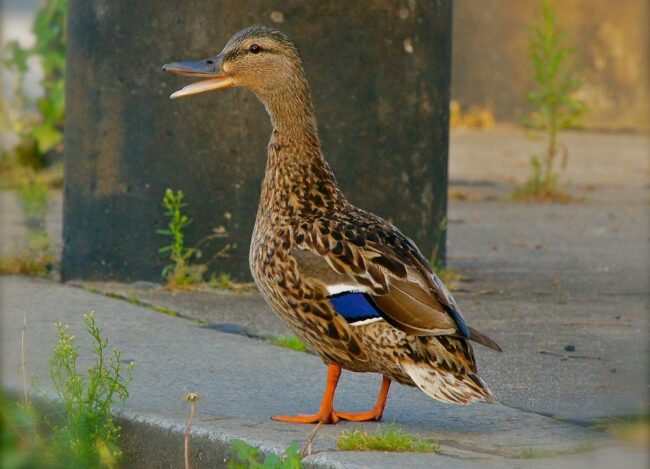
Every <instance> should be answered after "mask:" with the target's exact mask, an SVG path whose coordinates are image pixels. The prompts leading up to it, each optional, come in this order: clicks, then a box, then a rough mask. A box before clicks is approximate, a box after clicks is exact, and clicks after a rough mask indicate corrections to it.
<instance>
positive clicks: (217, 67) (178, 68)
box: [163, 55, 235, 99]
mask: <svg viewBox="0 0 650 469" xmlns="http://www.w3.org/2000/svg"><path fill="white" fill-rule="evenodd" d="M222 64H223V57H222V56H221V55H217V56H214V57H210V58H208V59H204V60H195V61H185V62H173V63H170V64H165V65H163V70H164V71H165V72H170V73H175V74H177V75H184V76H188V77H194V78H207V80H202V81H198V82H196V83H192V84H191V85H187V86H186V87H185V88H183V89H181V90H178V91H177V92H176V93H174V94H172V95H171V96H170V98H171V99H176V98H181V97H183V96H190V95H193V94H199V93H205V92H207V91H212V90H218V89H221V88H228V87H230V86H233V85H234V84H235V82H234V80H233V79H232V78H230V77H229V76H228V75H226V74H225V73H224V72H223V70H221V65H222Z"/></svg>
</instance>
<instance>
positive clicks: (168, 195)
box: [156, 189, 206, 288]
mask: <svg viewBox="0 0 650 469" xmlns="http://www.w3.org/2000/svg"><path fill="white" fill-rule="evenodd" d="M184 197H185V196H184V194H183V192H182V191H180V190H179V191H176V192H174V191H173V190H171V189H167V190H166V191H165V197H164V198H163V202H162V203H163V206H164V207H165V215H166V216H167V217H168V218H169V224H168V225H167V228H166V229H162V230H156V232H157V233H158V234H160V235H163V236H167V237H168V238H169V244H168V245H167V246H163V247H162V248H160V249H159V251H158V252H160V253H168V254H169V260H170V261H171V264H168V265H166V266H165V267H164V268H163V270H162V273H161V275H162V277H163V278H164V279H165V280H166V281H167V285H168V286H169V287H172V288H182V287H185V286H188V285H191V284H194V283H199V282H202V281H203V274H204V273H205V270H206V266H205V265H203V264H193V263H192V262H193V260H195V259H198V258H200V257H201V251H200V250H198V249H196V248H188V247H186V245H185V234H184V230H185V228H186V227H187V225H189V224H190V222H191V220H190V219H189V217H188V216H187V215H185V214H184V213H183V209H184V208H185V207H186V206H187V204H186V203H185V202H183V199H184Z"/></svg>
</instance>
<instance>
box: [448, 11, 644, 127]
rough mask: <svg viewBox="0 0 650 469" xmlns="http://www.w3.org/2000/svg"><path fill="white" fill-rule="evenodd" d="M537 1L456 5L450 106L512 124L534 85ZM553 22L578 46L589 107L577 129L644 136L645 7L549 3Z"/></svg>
mask: <svg viewBox="0 0 650 469" xmlns="http://www.w3.org/2000/svg"><path fill="white" fill-rule="evenodd" d="M540 4H541V2H540V1H538V0H483V1H480V2H477V1H475V0H456V1H455V2H454V25H453V28H454V32H453V41H452V47H453V53H452V54H453V55H452V99H455V100H456V101H458V102H459V104H460V105H461V106H462V107H463V108H466V107H469V106H472V105H476V106H485V107H488V108H491V109H492V111H493V112H494V114H495V117H496V118H497V120H502V121H518V120H519V119H520V118H521V117H522V116H523V115H525V114H526V113H527V112H528V109H527V105H526V102H525V99H524V95H525V94H526V92H527V91H528V90H529V89H530V88H531V87H532V86H533V80H532V79H533V71H532V64H531V62H530V59H529V58H528V46H527V41H528V31H529V28H530V25H531V24H533V22H534V21H535V20H536V19H537V18H539V16H540ZM555 4H556V5H557V15H558V18H559V20H560V23H561V24H562V25H563V26H564V28H565V30H566V31H567V32H568V33H569V34H570V41H571V42H572V43H573V44H574V45H575V46H577V48H578V53H577V57H576V58H577V64H578V67H579V71H580V74H581V78H582V80H583V85H582V87H581V89H580V90H579V92H578V94H579V96H580V97H581V98H582V99H584V100H585V101H586V102H587V103H588V105H589V109H590V111H589V113H588V114H587V115H586V116H585V118H584V121H583V125H584V126H585V127H587V128H593V129H607V130H622V129H633V130H647V129H648V128H649V127H650V123H649V109H648V100H649V99H650V96H649V93H648V56H649V46H648V44H649V35H648V25H649V23H650V6H649V4H650V2H649V1H648V0H623V1H612V0H563V1H556V2H555Z"/></svg>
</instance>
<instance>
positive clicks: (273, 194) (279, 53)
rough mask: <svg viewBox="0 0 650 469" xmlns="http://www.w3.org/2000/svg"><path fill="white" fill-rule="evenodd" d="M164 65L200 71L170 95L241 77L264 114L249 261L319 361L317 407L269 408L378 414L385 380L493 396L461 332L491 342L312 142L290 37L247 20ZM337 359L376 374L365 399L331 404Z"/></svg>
mask: <svg viewBox="0 0 650 469" xmlns="http://www.w3.org/2000/svg"><path fill="white" fill-rule="evenodd" d="M163 70H164V71H166V72H169V73H173V74H178V75H183V76H189V77H193V78H195V79H199V81H194V82H192V83H190V84H188V85H187V86H185V87H183V88H182V89H180V90H178V91H176V92H174V93H173V94H172V95H171V96H170V97H171V98H172V99H177V98H184V97H188V96H193V95H197V94H201V93H206V92H210V91H214V90H222V89H226V88H231V87H242V88H246V89H247V90H249V91H251V92H253V93H254V94H255V95H256V96H257V98H258V99H259V100H260V101H261V103H262V104H263V105H264V107H265V108H266V111H267V112H268V114H269V117H270V119H271V124H272V127H273V130H272V134H271V138H270V141H269V144H268V148H267V161H266V170H265V174H264V179H263V183H262V189H261V196H260V203H259V208H258V211H257V215H256V220H255V227H254V230H253V234H252V240H251V245H250V253H249V263H250V269H251V273H252V277H253V279H254V281H255V284H256V285H257V287H258V289H259V291H260V293H261V295H262V296H263V297H264V299H265V300H266V302H267V303H268V304H269V306H270V307H271V309H272V310H273V311H274V312H275V313H277V314H278V315H279V316H280V318H281V319H282V320H283V321H284V322H285V323H286V324H287V325H288V327H289V328H290V329H291V330H292V331H293V332H294V333H295V334H296V336H298V337H299V338H300V339H301V340H302V341H303V342H305V343H306V344H307V345H308V346H309V347H310V348H311V349H312V350H313V351H314V353H315V354H316V355H318V356H319V357H320V358H321V359H322V361H323V363H324V364H325V365H326V366H327V381H326V385H325V391H324V393H323V397H322V400H321V404H320V407H319V409H318V411H317V412H316V413H313V414H298V415H282V416H276V417H273V419H274V420H277V421H281V422H288V423H302V424H315V423H321V424H333V423H337V422H339V421H341V420H345V421H354V422H362V421H378V420H380V419H381V418H382V415H383V413H384V409H385V406H386V402H387V398H388V393H389V390H390V386H391V383H392V382H393V381H395V382H397V383H400V384H403V385H407V386H415V387H418V388H419V389H421V390H422V391H423V392H424V393H426V394H427V395H428V396H430V397H431V398H433V399H436V400H438V401H442V402H445V403H454V404H469V403H471V402H494V401H495V398H494V395H493V393H492V392H491V391H490V389H489V387H488V386H487V384H486V383H485V382H484V381H483V380H482V379H481V378H480V377H479V375H478V371H477V366H476V359H475V356H474V351H473V348H472V344H471V343H472V342H476V343H478V344H481V345H484V346H487V347H489V348H491V349H493V350H496V351H501V347H500V346H499V345H498V344H497V343H496V342H495V341H494V340H493V339H491V338H489V337H488V336H487V335H485V334H483V333H481V332H479V331H477V330H476V329H474V328H473V327H471V326H469V325H468V323H467V321H466V320H465V318H464V317H463V315H462V314H461V311H460V308H459V306H458V304H457V302H456V301H455V300H454V298H453V297H452V295H451V294H450V292H449V290H448V289H447V288H446V287H445V285H444V284H443V282H442V281H441V280H440V278H439V277H438V276H437V275H436V274H435V273H434V272H433V270H432V268H431V266H430V265H429V262H427V260H426V258H425V257H424V256H423V255H422V253H421V252H420V250H419V249H418V247H417V246H416V245H415V243H414V242H413V241H412V240H411V239H409V238H408V237H407V236H406V235H404V234H403V233H402V232H401V231H400V230H399V229H398V228H397V227H395V226H393V225H392V224H391V223H389V222H388V221H386V220H384V219H382V218H380V217H379V216H377V215H374V214H372V213H369V212H367V211H364V210H362V209H360V208H357V207H355V206H354V205H352V204H351V203H350V202H349V201H348V200H347V199H346V198H345V196H344V195H343V193H342V192H341V190H340V188H339V186H338V184H337V181H336V178H335V177H334V174H333V172H332V169H331V168H330V166H329V165H328V163H327V161H326V160H325V158H324V156H323V152H322V150H321V144H320V140H319V137H318V130H317V123H316V118H315V113H314V107H313V103H312V99H311V91H310V87H309V83H308V82H307V79H306V76H305V71H304V66H303V61H302V58H301V55H300V53H299V51H298V48H297V46H296V44H295V43H294V41H292V40H291V39H290V38H289V37H288V36H287V35H286V34H284V33H283V32H281V31H279V30H277V29H275V28H270V27H266V26H262V25H254V26H251V27H248V28H246V29H243V30H241V31H239V32H238V33H236V34H235V35H234V36H232V38H231V39H230V40H229V41H228V42H227V44H226V45H225V47H224V49H223V50H222V51H221V52H220V53H219V54H217V55H215V56H212V57H209V58H207V59H202V60H198V61H181V62H172V63H168V64H166V65H164V66H163ZM342 370H346V371H349V372H358V373H376V374H379V375H381V376H382V382H381V386H380V390H379V393H378V395H377V398H376V401H375V404H374V405H373V407H372V408H371V409H370V410H369V411H365V412H345V411H339V410H337V409H335V408H334V397H335V392H336V388H337V384H338V382H339V378H340V376H341V372H342Z"/></svg>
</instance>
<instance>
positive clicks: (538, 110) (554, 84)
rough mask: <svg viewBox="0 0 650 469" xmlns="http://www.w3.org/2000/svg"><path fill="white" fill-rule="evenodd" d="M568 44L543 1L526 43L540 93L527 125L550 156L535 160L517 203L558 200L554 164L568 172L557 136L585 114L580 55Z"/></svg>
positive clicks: (531, 98)
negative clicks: (580, 92)
mask: <svg viewBox="0 0 650 469" xmlns="http://www.w3.org/2000/svg"><path fill="white" fill-rule="evenodd" d="M567 39H568V36H567V34H566V32H564V31H563V30H562V28H561V26H560V25H559V22H558V19H557V15H556V13H555V6H554V5H553V4H552V3H551V2H550V0H544V1H543V2H542V7H541V18H540V20H539V21H538V22H537V23H536V24H535V25H534V26H533V28H532V29H531V31H530V34H529V39H528V51H529V56H530V59H531V61H532V64H533V68H534V71H535V82H536V87H535V89H533V90H532V91H530V92H529V93H528V94H527V95H526V99H527V101H528V103H529V104H530V105H531V106H533V107H534V109H535V110H534V111H533V112H532V114H531V115H530V117H529V118H528V119H526V121H525V122H524V123H525V125H526V126H527V127H528V128H530V129H534V130H539V131H542V132H544V134H545V139H546V151H545V152H544V156H542V157H540V156H539V155H533V156H532V157H531V166H532V174H531V176H530V177H529V178H528V180H527V181H526V182H525V183H524V185H523V186H520V187H518V188H517V189H516V191H515V193H514V194H513V195H514V197H515V199H539V200H555V199H556V197H555V194H556V192H558V191H557V184H558V179H559V174H558V173H557V172H556V169H555V166H556V161H557V160H558V157H560V156H561V164H560V168H561V169H564V168H565V167H566V163H567V160H568V157H569V152H568V149H567V147H566V146H564V145H562V144H561V143H559V142H558V134H559V132H560V131H561V130H564V129H568V128H570V127H574V126H575V125H576V124H577V122H578V121H579V119H580V118H581V117H582V115H583V114H584V113H585V112H586V110H587V107H586V104H585V102H584V101H582V100H581V99H578V98H576V97H575V92H576V91H577V90H578V88H579V87H580V85H581V81H580V79H579V78H578V75H577V73H576V72H575V70H574V59H575V52H576V49H575V48H574V47H572V46H570V45H568V44H567Z"/></svg>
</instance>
